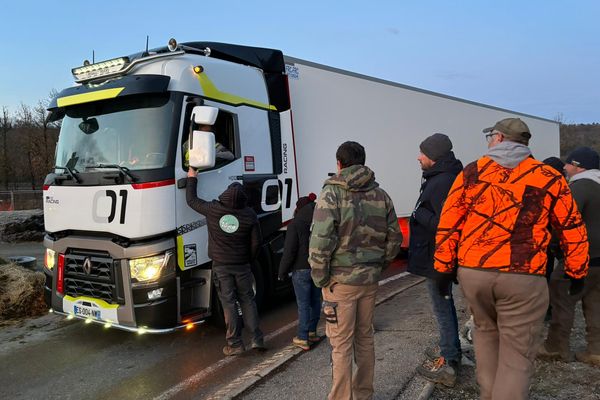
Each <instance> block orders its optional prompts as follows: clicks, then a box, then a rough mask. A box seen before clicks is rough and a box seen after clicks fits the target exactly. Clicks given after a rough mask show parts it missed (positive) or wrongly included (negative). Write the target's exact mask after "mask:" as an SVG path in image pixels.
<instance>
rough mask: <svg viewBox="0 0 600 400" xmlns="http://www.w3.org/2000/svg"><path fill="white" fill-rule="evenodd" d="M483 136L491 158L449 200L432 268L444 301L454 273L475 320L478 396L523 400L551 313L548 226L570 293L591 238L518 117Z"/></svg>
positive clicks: (467, 173)
mask: <svg viewBox="0 0 600 400" xmlns="http://www.w3.org/2000/svg"><path fill="white" fill-rule="evenodd" d="M484 132H485V133H486V138H487V141H488V148H489V150H488V152H487V154H486V155H485V156H483V157H481V158H480V159H478V160H477V161H475V162H472V163H471V164H469V165H467V166H466V167H465V168H464V169H463V171H462V172H461V173H460V174H459V175H458V177H457V178H456V180H455V181H454V184H453V185H452V188H451V189H450V192H449V193H448V198H447V199H446V202H445V203H444V207H443V209H442V215H441V217H440V222H439V225H438V231H437V235H436V245H437V248H436V251H435V256H434V268H435V269H436V270H437V271H438V272H440V275H439V277H438V284H439V287H438V288H439V290H440V294H442V295H444V294H445V295H449V293H448V287H449V284H448V282H450V281H452V279H453V274H454V273H456V271H457V270H458V272H457V274H458V281H459V282H460V286H461V289H462V291H463V294H464V296H465V298H466V299H467V301H468V303H469V307H470V308H471V311H472V313H473V317H474V322H475V331H474V346H475V358H476V360H477V368H476V371H477V382H478V383H479V387H480V391H481V394H480V395H481V399H511V400H517V399H527V398H528V394H529V384H530V381H531V375H532V373H533V371H534V367H533V360H534V358H535V355H536V342H537V339H538V337H539V335H540V333H541V328H542V323H543V320H544V315H545V313H546V310H547V308H548V286H547V284H546V279H545V276H544V275H545V269H546V248H547V246H548V242H549V241H550V232H549V230H548V223H549V222H550V223H551V226H552V228H553V229H555V230H556V232H557V234H558V237H559V239H560V242H561V247H562V249H563V250H564V254H565V259H564V266H565V267H564V268H565V273H566V274H567V275H568V276H569V277H570V278H573V282H574V283H573V284H572V285H573V286H576V285H577V284H578V282H579V281H578V280H579V279H581V278H583V277H584V276H585V275H586V274H587V269H588V241H587V233H586V230H585V226H584V224H583V221H582V219H581V214H580V213H579V211H578V210H577V206H576V205H575V202H574V200H573V196H572V195H571V191H570V190H569V186H568V185H567V182H566V181H565V179H564V177H563V176H562V175H561V174H560V173H559V172H557V171H556V170H554V169H553V168H552V167H550V166H548V165H546V164H544V163H542V162H541V161H537V160H535V159H534V158H533V157H532V156H531V151H530V150H529V147H528V144H529V139H530V138H531V133H530V132H529V128H528V127H527V125H526V124H525V123H524V122H523V121H522V120H521V119H519V118H506V119H503V120H501V121H499V122H497V123H496V124H495V125H494V126H493V127H491V128H487V129H485V130H484Z"/></svg>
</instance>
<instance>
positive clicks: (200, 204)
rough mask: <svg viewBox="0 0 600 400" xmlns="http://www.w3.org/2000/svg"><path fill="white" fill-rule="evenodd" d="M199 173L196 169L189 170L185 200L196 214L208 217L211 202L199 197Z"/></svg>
mask: <svg viewBox="0 0 600 400" xmlns="http://www.w3.org/2000/svg"><path fill="white" fill-rule="evenodd" d="M197 187H198V171H196V170H195V169H194V168H191V167H190V168H189V169H188V178H187V186H186V192H185V199H186V201H187V204H188V205H189V206H190V207H191V208H192V209H193V210H194V211H196V212H199V213H200V214H202V215H206V214H207V213H208V210H209V209H210V202H208V201H206V200H204V199H201V198H199V197H198V195H197V194H196V193H197Z"/></svg>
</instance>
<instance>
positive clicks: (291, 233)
mask: <svg viewBox="0 0 600 400" xmlns="http://www.w3.org/2000/svg"><path fill="white" fill-rule="evenodd" d="M297 255H298V231H297V230H296V225H295V224H293V223H291V224H289V225H288V228H287V232H286V234H285V244H284V246H283V255H282V256H281V261H280V262H279V273H278V275H277V276H278V278H279V279H284V278H285V277H286V275H287V274H288V272H289V271H290V268H291V267H292V264H294V261H295V260H296V256H297Z"/></svg>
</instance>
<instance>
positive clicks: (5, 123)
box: [0, 106, 12, 190]
mask: <svg viewBox="0 0 600 400" xmlns="http://www.w3.org/2000/svg"><path fill="white" fill-rule="evenodd" d="M11 129H12V119H11V117H10V113H9V111H8V108H7V107H5V106H2V116H0V133H1V134H2V184H3V185H4V188H5V189H6V190H8V177H9V176H10V163H9V162H8V145H7V137H8V132H9V131H10V130H11Z"/></svg>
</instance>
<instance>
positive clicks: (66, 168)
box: [54, 163, 81, 183]
mask: <svg viewBox="0 0 600 400" xmlns="http://www.w3.org/2000/svg"><path fill="white" fill-rule="evenodd" d="M54 169H62V170H63V171H66V173H67V175H69V177H70V179H74V180H75V182H77V183H81V179H80V178H78V177H77V175H75V174H77V173H79V171H77V170H76V169H75V168H71V167H69V164H68V163H67V165H65V166H64V167H61V166H60V165H55V166H54ZM57 178H58V177H57ZM62 178H63V179H69V178H67V177H65V176H63V177H62Z"/></svg>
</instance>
